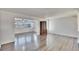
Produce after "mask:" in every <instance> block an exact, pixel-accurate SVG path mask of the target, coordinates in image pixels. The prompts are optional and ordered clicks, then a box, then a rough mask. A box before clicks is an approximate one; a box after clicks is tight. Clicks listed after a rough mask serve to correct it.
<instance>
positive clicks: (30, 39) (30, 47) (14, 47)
mask: <svg viewBox="0 0 79 59" xmlns="http://www.w3.org/2000/svg"><path fill="white" fill-rule="evenodd" d="M78 50H79V48H78V44H77V39H76V38H72V37H66V36H61V35H53V34H47V35H41V36H38V35H36V33H23V34H18V35H16V36H15V42H12V43H8V44H4V45H2V47H1V51H78Z"/></svg>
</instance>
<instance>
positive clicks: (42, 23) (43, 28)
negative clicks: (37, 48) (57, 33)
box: [40, 21, 47, 35]
mask: <svg viewBox="0 0 79 59" xmlns="http://www.w3.org/2000/svg"><path fill="white" fill-rule="evenodd" d="M46 34H47V23H46V21H40V35H46Z"/></svg>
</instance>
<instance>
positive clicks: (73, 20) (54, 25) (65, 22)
mask: <svg viewBox="0 0 79 59" xmlns="http://www.w3.org/2000/svg"><path fill="white" fill-rule="evenodd" d="M48 23H49V24H48V33H54V34H60V35H66V36H73V37H77V17H76V16H73V17H64V18H60V19H50V20H48Z"/></svg>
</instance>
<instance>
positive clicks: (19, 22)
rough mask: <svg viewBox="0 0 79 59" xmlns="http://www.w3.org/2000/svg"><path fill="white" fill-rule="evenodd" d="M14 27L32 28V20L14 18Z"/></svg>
mask: <svg viewBox="0 0 79 59" xmlns="http://www.w3.org/2000/svg"><path fill="white" fill-rule="evenodd" d="M15 27H16V28H33V27H34V22H33V21H32V20H29V19H22V18H15Z"/></svg>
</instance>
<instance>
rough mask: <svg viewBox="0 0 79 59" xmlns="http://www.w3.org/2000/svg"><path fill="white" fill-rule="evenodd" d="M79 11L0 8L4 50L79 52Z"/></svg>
mask: <svg viewBox="0 0 79 59" xmlns="http://www.w3.org/2000/svg"><path fill="white" fill-rule="evenodd" d="M78 32H79V8H0V51H79V33H78Z"/></svg>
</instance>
